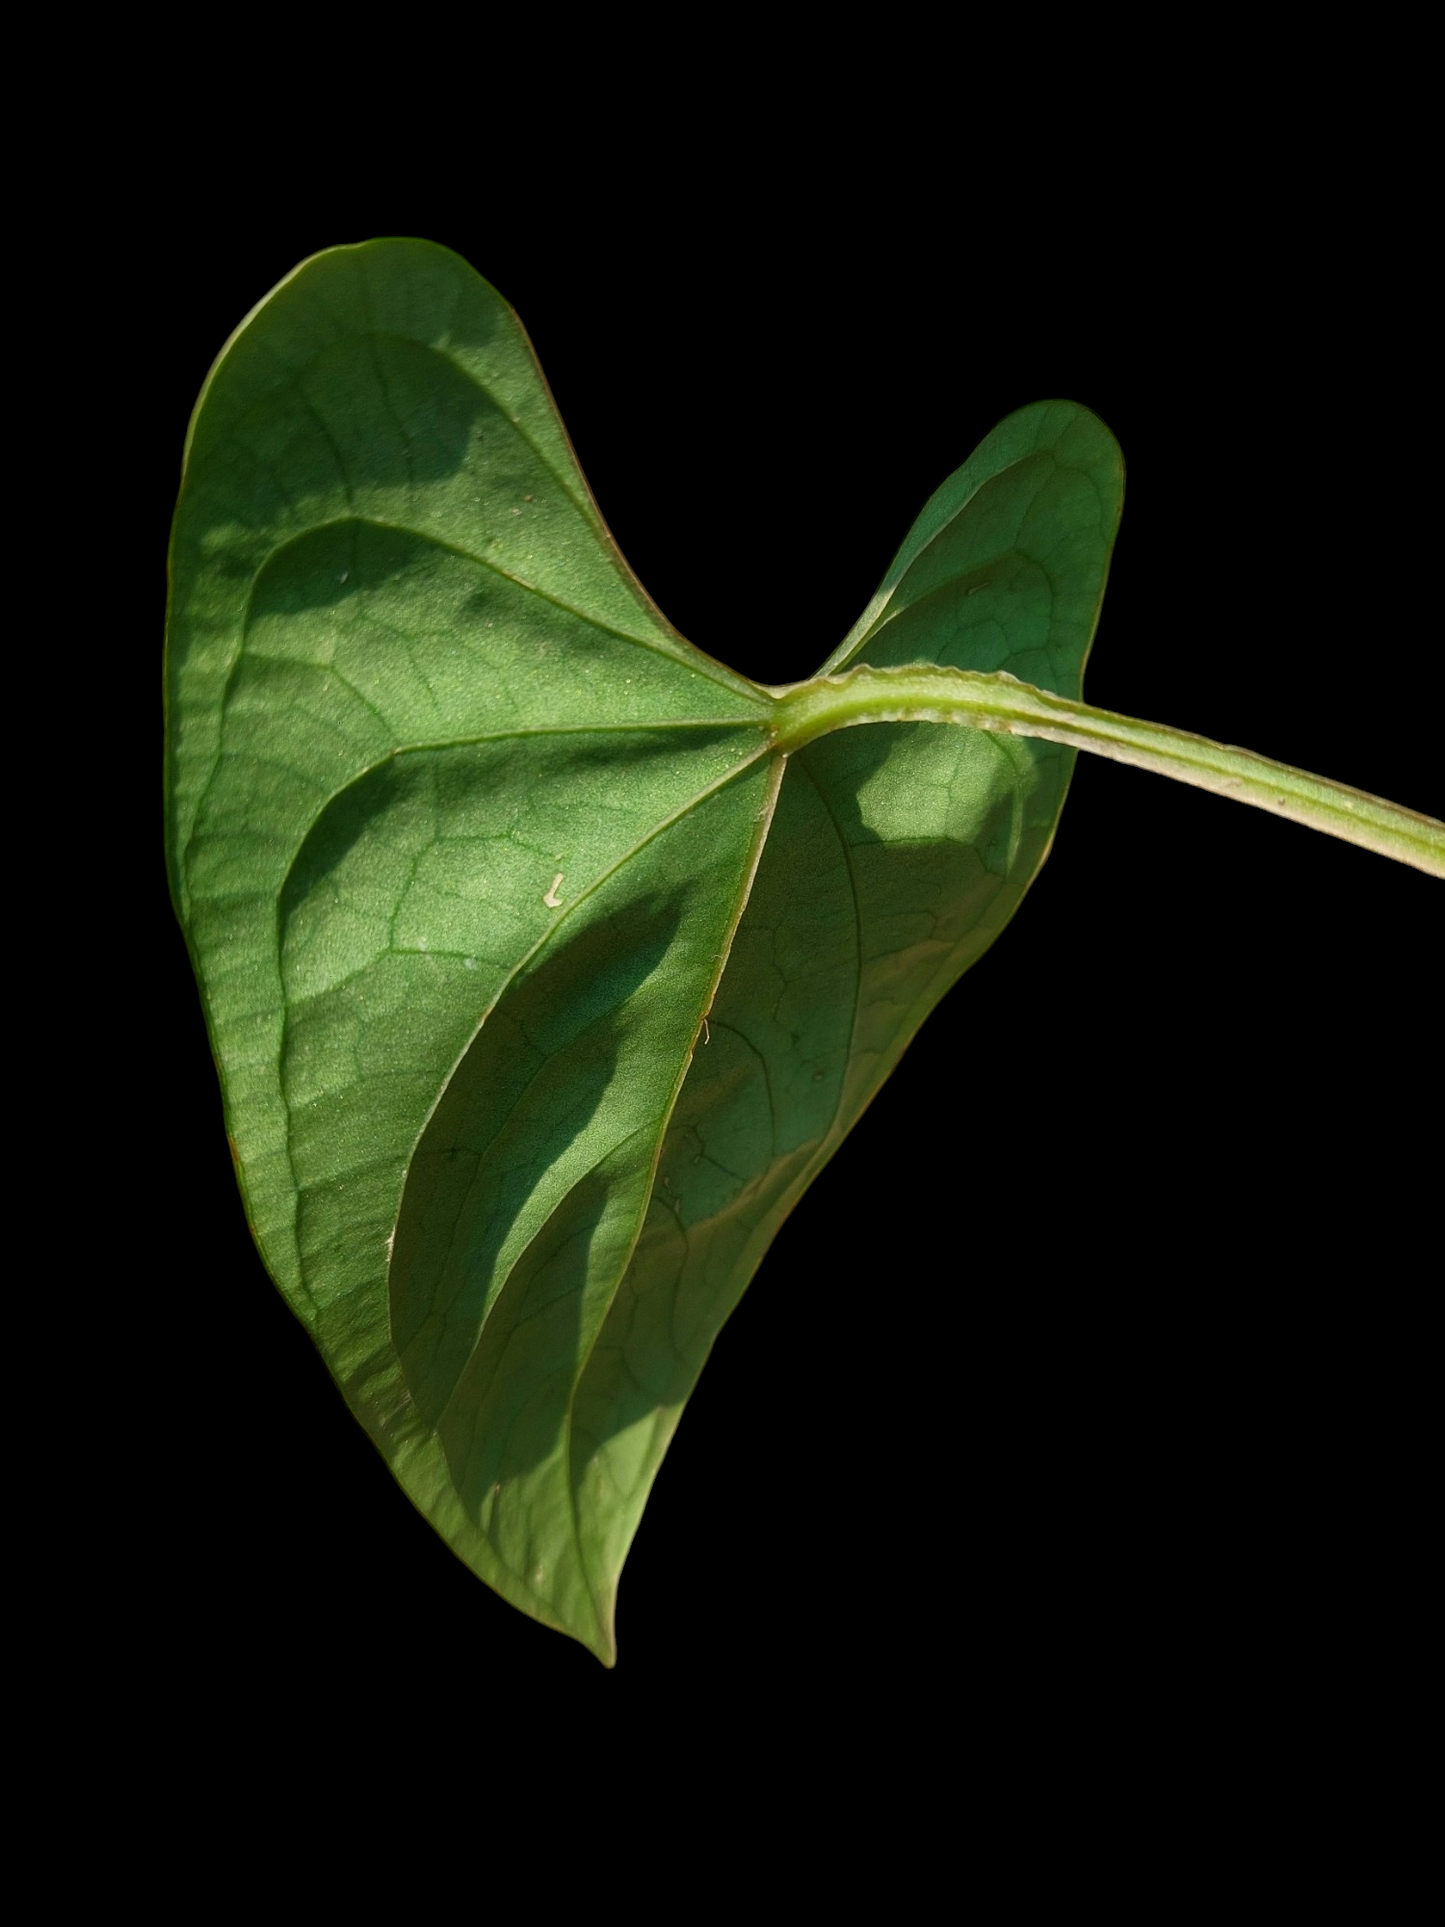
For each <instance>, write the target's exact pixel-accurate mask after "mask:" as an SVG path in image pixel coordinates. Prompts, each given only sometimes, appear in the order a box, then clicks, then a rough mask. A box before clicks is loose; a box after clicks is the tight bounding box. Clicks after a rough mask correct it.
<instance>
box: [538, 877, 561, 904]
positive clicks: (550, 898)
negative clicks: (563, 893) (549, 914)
mask: <svg viewBox="0 0 1445 1927" xmlns="http://www.w3.org/2000/svg"><path fill="white" fill-rule="evenodd" d="M561 881H562V872H561V871H560V870H559V871H558V872H557V874H556V876H554V877H553V879H552V887H551V889H550V890H549V891H548V892H547V894H546V896H545V897H543V899H542V901H543V903H545V904H546V906H547V908H548V909H549V910H560V909H561V907H562V899H561V897H559V896H558V894H557V885H558V884H559V883H560V882H561Z"/></svg>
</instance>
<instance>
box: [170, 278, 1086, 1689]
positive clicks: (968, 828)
mask: <svg viewBox="0 0 1445 1927" xmlns="http://www.w3.org/2000/svg"><path fill="white" fill-rule="evenodd" d="M1121 488H1122V471H1121V465H1120V461H1119V457H1118V451H1117V448H1116V447H1115V445H1114V442H1113V440H1112V437H1111V436H1110V435H1109V433H1108V431H1107V430H1106V429H1105V428H1104V427H1103V426H1102V424H1101V423H1099V422H1098V421H1097V420H1096V419H1095V418H1094V417H1093V416H1092V415H1090V414H1088V412H1087V411H1085V410H1083V409H1081V408H1078V407H1075V406H1073V405H1071V404H1067V403H1048V404H1041V405H1038V406H1035V407H1033V408H1028V409H1024V410H1022V411H1020V412H1019V413H1018V414H1016V415H1013V416H1011V417H1010V418H1009V419H1008V420H1007V421H1006V422H1004V423H1003V424H1001V425H1000V427H999V428H998V429H996V430H995V431H994V432H993V434H992V435H990V436H989V437H988V438H987V440H986V441H985V442H984V443H983V445H982V446H981V447H980V449H979V450H978V451H977V452H976V454H975V455H974V457H973V458H972V459H971V460H970V462H968V463H967V464H966V465H965V466H964V468H962V469H961V470H959V471H958V473H957V474H956V475H954V476H953V477H951V478H950V479H949V481H948V482H946V483H945V484H944V485H943V487H942V488H941V489H939V490H938V491H937V493H936V494H935V495H934V496H933V498H932V499H931V500H930V502H929V503H928V504H927V506H926V507H925V509H924V511H923V514H922V515H921V517H920V518H919V521H918V523H917V524H916V526H915V528H914V530H913V532H912V533H911V534H910V536H909V538H908V540H907V541H906V542H905V543H904V545H903V548H902V549H901V550H900V552H899V556H898V558H897V560H896V561H895V563H894V565H893V567H892V568H891V569H890V571H889V573H888V575H887V577H886V578H885V580H884V583H883V585H882V587H881V588H880V590H879V592H878V594H877V596H875V598H874V599H873V601H872V603H870V605H869V607H868V609H867V610H866V611H865V613H864V615H863V616H862V617H861V618H860V620H859V623H858V624H857V625H856V626H855V628H854V630H853V631H852V633H851V634H850V635H849V636H848V637H847V638H846V639H845V641H844V643H843V644H842V645H841V646H840V648H839V650H838V651H837V652H835V654H834V656H833V657H831V658H830V659H829V662H828V664H826V665H825V667H826V668H827V669H828V670H829V671H836V670H839V669H841V668H844V667H848V666H852V665H855V664H858V663H862V662H867V663H869V664H872V665H875V666H878V667H886V666H889V665H895V664H904V663H915V662H937V663H945V664H949V665H952V666H954V667H958V668H968V669H975V670H982V671H997V670H1007V671H1009V672H1010V673H1011V674H1013V675H1015V676H1017V677H1019V678H1020V679H1022V680H1026V681H1030V682H1038V683H1041V684H1043V685H1044V686H1045V687H1046V688H1048V689H1050V690H1053V691H1055V692H1057V693H1059V694H1062V695H1065V696H1077V695H1078V693H1079V687H1080V679H1081V674H1082V668H1083V663H1084V658H1085V655H1086V653H1087V650H1088V646H1089V642H1090V638H1091V636H1092V631H1093V626H1094V622H1095V619H1096V616H1097V610H1098V604H1099V599H1100V596H1101V594H1102V589H1103V583H1104V576H1105V572H1106V569H1107V563H1108V555H1109V549H1110V545H1111V543H1112V539H1113V534H1114V530H1115V526H1116V523H1117V518H1118V512H1119V504H1120V499H1121ZM774 707H775V704H774V699H773V696H772V694H771V693H770V692H769V691H767V690H766V689H763V688H761V687H759V686H758V685H755V684H753V683H751V682H749V681H748V680H747V679H746V678H744V677H741V676H738V675H736V674H734V673H733V672H731V671H729V670H727V669H725V668H723V667H722V666H720V665H719V664H717V663H716V662H714V661H712V660H711V659H710V658H708V657H706V656H704V655H703V654H702V653H701V652H699V651H698V650H696V649H694V648H692V647H691V646H690V645H689V644H688V643H686V642H685V641H684V640H683V639H682V638H681V637H679V636H678V635H677V634H676V633H675V632H674V631H673V630H672V629H671V628H670V626H669V625H668V624H667V622H666V621H665V619H664V618H663V617H662V616H661V615H660V613H659V612H658V611H657V610H656V609H655V608H654V607H653V605H652V604H651V602H650V601H649V599H648V597H647V596H646V594H645V592H644V591H643V590H642V589H641V587H640V586H639V585H638V584H637V583H636V582H635V581H634V580H633V579H632V578H631V576H630V575H629V573H628V571H627V569H626V566H625V564H624V563H623V562H622V560H621V558H620V556H619V555H618V554H617V553H616V550H615V548H614V547H613V545H612V544H611V542H610V539H609V537H608V535H607V532H606V530H605V528H604V527H603V525H602V522H601V520H600V518H599V516H598V514H597V512H596V509H595V508H594V506H593V504H592V502H591V499H590V497H589V495H588V493H587V490H586V486H585V484H584V482H583V480H582V477H581V475H580V473H579V471H578V469H577V466H576V463H575V461H574V459H573V457H572V455H571V451H570V449H569V447H568V444H567V441H566V437H565V434H564V433H563V430H562V428H561V424H560V423H559V422H558V420H557V418H556V415H555V413H554V411H553V409H552V407H551V403H550V399H549V397H548V395H547V392H546V388H545V385H544V384H543V382H542V379H541V376H540V373H539V371H538V370H537V368H536V365H535V362H534V361H533V359H532V356H531V353H530V350H529V348H528V345H527V342H526V339H525V337H524V335H523V334H522V331H521V329H520V326H519V325H518V323H517V321H516V319H515V317H514V316H513V315H512V314H511V312H510V310H508V309H507V307H506V306H505V304H504V303H503V302H502V301H501V300H500V298H499V297H498V296H497V295H496V294H495V293H494V292H493V290H491V289H490V288H489V287H488V286H487V284H486V283H485V282H483V281H481V280H480V279H479V278H478V277H477V276H476V275H475V274H474V273H473V272H472V270H471V269H470V268H468V267H467V266H466V264H465V263H463V262H462V261H460V260H459V259H458V258H457V257H456V256H454V255H451V254H449V253H447V252H446V251H444V250H442V249H440V248H436V247H432V246H429V245H427V244H423V243H419V242H412V241H389V242H376V243H371V244H368V245H366V246H364V247H360V248H346V249H337V250H335V251H333V252H330V253H328V254H324V255H320V256H318V257H316V258H315V259H314V260H312V261H310V262H308V263H306V264H304V265H303V267H301V268H300V269H298V270H297V271H296V273H294V274H293V275H292V276H290V277H289V278H288V279H287V280H286V281H285V282H283V283H282V284H281V286H280V287H279V288H278V289H277V290H276V291H275V293H274V294H273V295H272V296H271V297H270V298H269V299H268V300H267V301H266V302H265V303H263V304H262V306H261V307H259V308H258V309H257V310H256V311H255V312H254V313H253V314H252V315H251V317H250V318H249V319H248V320H247V322H246V323H245V324H243V326H242V328H241V329H240V330H239V331H238V333H237V334H236V336H235V337H234V338H233V340H232V341H231V343H230V344H229V345H228V347H227V349H226V350H225V352H224V353H223V355H222V357H221V358H220V360H219V361H218V363H217V365H216V368H215V369H214V370H213V372H212V375H211V377H210V379H209V381H208V383H207V386H206V389H205V391H204V393H203V395H202V398H201V401H200V403H199V405H198V408H197V412H196V416H195V419H194V421H193V424H192V430H191V435H190V439H189V442H188V447H187V456H186V466H185V475H184V481H183V487H182V493H181V499H180V503H179V506H178V509H177V514H176V522H175V530H174V536H173V545H172V598H171V616H170V631H169V654H168V748H169V756H168V830H169V847H170V858H171V875H172V887H173V892H174V896H175V901H176V905H177V909H178V913H179V915H180V917H181V920H182V923H183V925H184V927H185V929H186V932H187V937H188V941H189V943H190V946H191V949H192V954H193V958H194V961H195V965H196V969H197V974H198V976H199V979H200V982H201V985H202V989H203V995H204V999H205V1005H206V1011H207V1020H208V1023H209V1026H210V1030H211V1035H212V1039H213V1044H214V1048H215V1053H216V1057H217V1060H218V1062H219V1065H220V1067H221V1076H222V1084H223V1089H224V1095H225V1104H226V1112H227V1121H228V1130H229V1132H230V1135H231V1138H232V1141H233V1144H234V1147H235V1154H236V1160H237V1168H238V1172H239V1176H240V1182H241V1187H242V1191H243V1195H244V1197H245V1201H246V1205H247V1210H248V1214H249V1217H250V1220H251V1224H252V1228H253V1230H254V1233H255V1235H256V1238H257V1242H258V1244H259V1246H260V1249H261V1252H262V1255H263V1257H264V1259H265V1261H266V1263H267V1266H268V1267H269V1269H270V1271H271V1273H272V1275H273V1277H274V1278H275V1279H276V1281H277V1283H278V1285H279V1286H280V1288H281V1290H282V1291H283V1293H284V1294H285V1295H286V1297H287V1299H288V1302H289V1303H290V1304H291V1305H292V1307H293V1309H294V1310H295V1311H296V1313H297V1315H298V1316H299V1317H300V1318H301V1319H302V1320H303V1322H304V1323H305V1324H306V1325H307V1327H308V1329H309V1330H310V1331H311V1333H312V1335H313V1337H314V1338H315V1340H316V1342H317V1344H318V1346H319V1347H320V1349H321V1351H322V1353H323V1355H324V1356H325V1358H326V1360H327V1363H328V1365H329V1366H330V1368H331V1370H332V1372H333V1373H334V1375H335V1376H336V1378H337V1381H338V1383H339V1384H340V1385H341V1387H342V1390H343V1391H344V1393H345V1395H346V1397H347V1400H348V1402H349V1404H350V1405H351V1408H352V1410H353V1411H354V1412H355V1413H356V1415H357V1417H358V1418H359V1419H360V1421H361V1422H362V1424H363V1425H364V1426H365V1427H366V1428H367V1430H368V1432H369V1433H370V1435H371V1436H372V1438H373V1439H374V1440H375V1442H376V1443H377V1445H378V1446H379V1447H380V1449H381V1450H382V1451H383V1453H384V1454H385V1455H386V1457H387V1460H388V1462H389V1463H390V1465H391V1466H392V1469H393V1470H394V1472H395V1474H396V1476H397V1478H398V1479H399V1480H400V1482H401V1483H402V1485H403V1486H404V1488H405V1489H406V1490H407V1492H408V1493H409V1494H410V1496H411V1497H412V1498H413V1500H414V1501H415V1502H416V1503H417V1504H418V1506H420V1508H421V1509H422V1510H423V1512H424V1513H425V1514H426V1515H427V1516H428V1518H430V1519H431V1521H432V1523H433V1524H434V1525H435V1526H436V1527H437V1529H438V1530H439V1531H440V1532H442V1533H443V1534H444V1536H445V1537H446V1538H447V1540H448V1541H449V1543H450V1544H451V1545H452V1546H453V1547H454V1549H455V1550H456V1551H457V1552H458V1554H459V1555H460V1556H461V1557H462V1558H463V1559H464V1560H465V1561H466V1562H467V1563H468V1564H469V1565H470V1566H471V1567H472V1568H473V1570H475V1571H476V1572H477V1573H478V1574H479V1575H480V1576H481V1577H482V1578H484V1579H485V1580H486V1581H487V1583H488V1584H490V1585H492V1586H494V1587H495V1588H496V1590H497V1591H498V1592H500V1593H501V1594H502V1595H503V1596H504V1597H506V1598H508V1599H509V1600H511V1601H512V1602H513V1603H514V1604H516V1605H518V1606H520V1607H521V1608H522V1609H523V1610H525V1611H527V1612H529V1613H531V1614H533V1615H534V1616H535V1617H537V1618H538V1619H540V1620H542V1621H544V1622H545V1623H547V1624H550V1625H554V1626H557V1627H560V1628H561V1629H562V1630H564V1631H567V1632H569V1633H571V1634H572V1635H573V1636H574V1637H576V1638H578V1639H580V1640H582V1641H583V1642H584V1643H585V1644H586V1645H588V1646H589V1647H590V1648H591V1649H592V1650H593V1651H594V1652H596V1653H597V1654H598V1655H599V1657H601V1658H602V1659H604V1660H605V1661H608V1662H609V1663H610V1661H611V1659H612V1658H613V1656H614V1653H615V1634H614V1617H615V1601H616V1589H617V1580H618V1575H619V1572H620V1569H621V1566H622V1562H623V1559H624V1558H625V1556H626V1552H627V1548H628V1545H629V1543H630V1541H631V1539H632V1536H633V1533H634V1532H635V1530H636V1526H637V1522H638V1519H639V1518H640V1515H641V1511H642V1507H643V1505H644V1503H645V1500H646V1496H647V1492H648V1488H649V1486H650V1484H651V1482H652V1479H653V1477H654V1475H655V1473H656V1470H657V1467H658V1464H659V1463H660V1461H661V1458H662V1455H663V1453H664V1452H665V1450H666V1448H667V1445H668V1442H669V1441H670V1439H671V1436H672V1433H673V1431H674V1429H675V1427H676V1424H677V1421H678V1418H679V1416H680V1413H681V1409H682V1406H683V1404H684V1402H685V1401H686V1398H687V1396H688V1394H689V1392H690V1391H691V1389H692V1386H693V1384H694V1383H695V1381H696V1378H697V1375H698V1372H699V1371H700V1369H701V1367H702V1364H703V1362H704V1360H705V1358H706V1356H707V1353H708V1350H709V1348H710V1346H711V1344H712V1342H713V1339H714V1338H715V1336H716V1334H717V1332H718V1330H719V1329H720V1327H721V1325H722V1324H723V1322H724V1321H725V1320H726V1318H727V1316H728V1314H729V1313H730V1312H731V1310H732V1309H733V1307H734V1305H735V1304H736V1303H737V1300H738V1298H739V1296H740V1294H741V1292H742V1291H743V1289H744V1287H745V1286H746V1284H747V1282H748V1280H749V1278H750V1277H751V1275H752V1273H753V1271H754V1270H755V1268H756V1266H757V1264H758V1262H759V1261H760V1259H761V1257H762V1256H763V1254H764V1252H765V1251H766V1249H767V1247H768V1244H769V1242H770V1240H771V1239H772V1237H773V1235H774V1233H775V1231H776V1230H777V1227H778V1226H779V1225H780V1224H781V1222H782V1220H783V1219H784V1217H785V1216H786V1215H787V1213H788V1212H789V1211H790V1210H791V1208H792V1206H793V1205H794V1204H795V1203H796V1201H797V1200H798V1198H799V1197H800V1196H801V1195H802V1193H803V1191H804V1190H805V1189H806V1188H807V1186H808V1184H809V1183H810V1182H811V1181H812V1179H813V1177H814V1176H815V1175H816V1173H817V1172H818V1171H819V1169H820V1168H821V1167H822V1165H823V1164H824V1163H825V1162H826V1160H827V1159H828V1157H829V1156H831V1154H832V1152H833V1151H834V1150H835V1149H836V1147H837V1145H838V1143H839V1142H840V1141H841V1139H842V1138H843V1136H844V1135H845V1133H846V1132H847V1131H848V1130H849V1129H850V1128H851V1126H852V1124H853V1122H854V1121H855V1120H856V1119H857V1117H858V1115H859V1114H860V1112H861V1110H862V1109H863V1108H864V1106H865V1105H866V1104H867V1103H868V1101H869V1099H870V1098H871V1097H872V1095H873V1093H874V1091H876V1089H877V1088H878V1086H879V1084H880V1083H881V1082H882V1080H883V1079H884V1078H885V1077H886V1076H887V1075H888V1072H889V1071H890V1069H891V1068H892V1067H893V1065H894V1063H895V1062H896V1061H897V1059H898V1057H899V1055H900V1053H901V1052H902V1050H903V1048H904V1047H905V1045H906V1044H907V1042H908V1040H909V1039H910V1037H911V1036H912V1035H913V1033H914V1032H915V1031H916V1029H917V1027H918V1025H919V1024H920V1023H921V1021H922V1019H923V1018H924V1017H925V1016H926V1015H927V1013H928V1011H929V1010H930V1009H931V1008H932V1006H933V1005H934V1004H935V1003H936V1002H937V1000H938V998H939V997H940V996H942V994H943V993H944V991H946V990H947V989H948V987H949V986H950V985H951V984H952V983H953V982H954V981H955V980H956V979H957V978H958V976H959V975H960V974H961V973H962V972H963V971H964V970H965V969H967V968H968V966H969V965H970V964H971V963H972V962H973V961H974V960H975V959H976V958H977V957H978V956H979V955H980V954H981V953H982V951H983V950H984V949H985V948H986V947H987V946H988V944H989V943H991V942H992V940H993V938H994V936H996V935H997V933H998V931H999V930H1000V929H1001V928H1002V927H1003V925H1004V923H1005V922H1006V921H1007V920H1008V918H1009V916H1010V915H1011V914H1012V912H1013V910H1014V909H1015V907H1016V906H1017V904H1018V902H1019V900H1020V898H1021V896H1022V894H1023V892H1024V890H1025V889H1026V888H1027V887H1028V884H1029V882H1030V881H1031V879H1032V877H1033V875H1034V874H1035V873H1036V871H1037V869H1038V866H1039V864H1040V863H1041V862H1042V860H1043V858H1044V856H1045V854H1046V853H1047V850H1048V847H1049V843H1050V840H1051V838H1052V835H1053V831H1054V826H1055V824H1056V822H1057V819H1058V813H1059V810H1060V808H1061V806H1062V802H1063V798H1064V794H1065V790H1066V788H1067V784H1068V779H1069V774H1070V771H1071V768H1072V762H1073V752H1072V751H1071V750H1068V749H1065V748H1063V747H1060V746H1059V745H1056V744H1052V743H1045V742H1037V741H1033V740H1026V739H1022V738H1018V737H1009V736H1004V737H1001V736H996V735H988V734H985V733H982V732H976V731H972V730H925V729H918V728H915V727H912V726H909V725H904V724H879V725H876V726H874V727H871V728H868V729H866V730H856V729H853V730H844V731H841V732H839V733H837V734H834V735H829V736H825V737H823V738H821V739H820V740H818V741H816V742H813V743H811V744H809V746H808V747H807V748H805V749H803V750H801V751H797V752H795V753H794V754H792V755H787V756H785V755H784V754H783V753H782V752H781V751H780V750H779V749H778V748H777V746H776V744H775V743H774V741H773V739H772V733H771V732H772V728H773V712H774Z"/></svg>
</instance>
